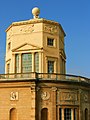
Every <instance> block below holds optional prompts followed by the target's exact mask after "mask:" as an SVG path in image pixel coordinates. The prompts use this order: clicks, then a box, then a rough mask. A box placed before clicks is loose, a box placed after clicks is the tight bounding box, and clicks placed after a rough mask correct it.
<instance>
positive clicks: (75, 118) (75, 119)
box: [74, 108, 77, 120]
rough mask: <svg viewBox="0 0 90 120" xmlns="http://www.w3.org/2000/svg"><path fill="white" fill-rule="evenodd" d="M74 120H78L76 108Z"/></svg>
mask: <svg viewBox="0 0 90 120" xmlns="http://www.w3.org/2000/svg"><path fill="white" fill-rule="evenodd" d="M74 120H77V108H74Z"/></svg>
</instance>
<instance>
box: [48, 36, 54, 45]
mask: <svg viewBox="0 0 90 120" xmlns="http://www.w3.org/2000/svg"><path fill="white" fill-rule="evenodd" d="M47 45H49V46H54V39H53V38H48V39H47Z"/></svg>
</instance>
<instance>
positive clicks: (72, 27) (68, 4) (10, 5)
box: [0, 0, 90, 78]
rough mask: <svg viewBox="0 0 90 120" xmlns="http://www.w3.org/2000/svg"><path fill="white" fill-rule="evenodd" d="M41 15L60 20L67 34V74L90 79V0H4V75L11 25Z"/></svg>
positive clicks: (0, 26) (0, 34)
mask: <svg viewBox="0 0 90 120" xmlns="http://www.w3.org/2000/svg"><path fill="white" fill-rule="evenodd" d="M34 7H38V8H40V17H41V18H45V19H48V20H54V21H57V22H59V23H60V24H61V25H62V27H63V29H64V31H65V33H66V37H65V51H66V56H67V59H66V73H67V74H72V75H79V76H84V77H88V78H90V0H14V1H13V0H1V1H0V74H3V73H4V63H5V49H6V46H5V43H6V33H5V30H6V29H7V27H8V26H9V25H10V24H11V23H12V22H15V21H22V20H29V19H32V13H31V10H32V8H34Z"/></svg>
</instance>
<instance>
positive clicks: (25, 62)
mask: <svg viewBox="0 0 90 120" xmlns="http://www.w3.org/2000/svg"><path fill="white" fill-rule="evenodd" d="M22 72H23V73H25V72H32V54H23V55H22Z"/></svg>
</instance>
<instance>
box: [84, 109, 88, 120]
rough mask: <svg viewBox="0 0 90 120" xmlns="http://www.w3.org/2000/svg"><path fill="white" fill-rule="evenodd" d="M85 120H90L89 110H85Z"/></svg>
mask: <svg viewBox="0 0 90 120" xmlns="http://www.w3.org/2000/svg"><path fill="white" fill-rule="evenodd" d="M85 120H88V109H87V108H86V109H85Z"/></svg>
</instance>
